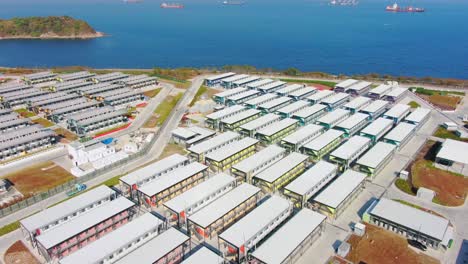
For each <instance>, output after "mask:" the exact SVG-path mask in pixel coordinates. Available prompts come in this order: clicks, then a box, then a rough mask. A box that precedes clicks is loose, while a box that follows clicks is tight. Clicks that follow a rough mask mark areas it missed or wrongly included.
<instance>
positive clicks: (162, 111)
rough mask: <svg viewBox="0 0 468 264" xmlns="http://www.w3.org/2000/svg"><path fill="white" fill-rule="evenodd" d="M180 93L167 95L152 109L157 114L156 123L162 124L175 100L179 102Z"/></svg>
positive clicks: (175, 102)
mask: <svg viewBox="0 0 468 264" xmlns="http://www.w3.org/2000/svg"><path fill="white" fill-rule="evenodd" d="M182 95H183V93H178V94H176V95H174V96H168V97H167V98H166V100H164V101H163V102H162V103H161V104H160V105H158V107H157V108H156V110H155V111H154V113H155V114H156V115H157V121H156V125H162V124H163V123H164V121H166V119H167V117H168V116H169V114H170V113H171V111H172V109H173V108H174V107H175V105H176V104H177V102H179V100H180V98H182Z"/></svg>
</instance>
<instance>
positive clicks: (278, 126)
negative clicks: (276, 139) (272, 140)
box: [258, 118, 298, 136]
mask: <svg viewBox="0 0 468 264" xmlns="http://www.w3.org/2000/svg"><path fill="white" fill-rule="evenodd" d="M297 122H298V121H297V120H296V119H291V118H285V119H283V120H281V121H278V122H275V123H273V124H271V125H269V126H267V127H265V128H262V129H260V130H259V131H258V133H259V134H262V135H265V136H271V135H274V134H276V133H278V132H279V131H281V130H283V129H285V128H287V127H289V126H292V125H294V124H296V123H297Z"/></svg>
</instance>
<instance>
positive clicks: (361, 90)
mask: <svg viewBox="0 0 468 264" xmlns="http://www.w3.org/2000/svg"><path fill="white" fill-rule="evenodd" d="M371 86H372V83H370V82H366V81H360V82H358V83H355V84H353V85H351V86H348V87H347V88H346V92H347V93H349V94H351V95H354V96H358V95H362V94H366V93H367V92H368V91H369V90H370V88H371Z"/></svg>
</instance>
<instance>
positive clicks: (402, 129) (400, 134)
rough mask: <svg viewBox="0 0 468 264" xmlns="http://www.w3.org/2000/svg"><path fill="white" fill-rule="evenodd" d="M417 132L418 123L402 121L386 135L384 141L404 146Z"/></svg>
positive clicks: (399, 146) (400, 146)
mask: <svg viewBox="0 0 468 264" xmlns="http://www.w3.org/2000/svg"><path fill="white" fill-rule="evenodd" d="M415 132H416V125H413V124H408V123H400V124H398V125H397V126H396V127H395V128H393V129H392V130H390V132H389V133H388V134H387V135H385V136H384V138H383V141H384V142H387V143H390V144H394V145H396V146H397V147H398V149H400V148H402V147H403V146H404V145H405V144H406V143H408V141H409V140H410V139H411V137H412V136H413V135H414V133H415Z"/></svg>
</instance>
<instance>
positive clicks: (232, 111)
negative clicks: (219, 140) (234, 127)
mask: <svg viewBox="0 0 468 264" xmlns="http://www.w3.org/2000/svg"><path fill="white" fill-rule="evenodd" d="M245 110H247V109H246V108H245V107H244V106H241V105H234V106H231V107H228V108H224V109H223V110H219V111H217V112H214V113H211V114H209V115H207V116H206V118H205V123H206V125H207V126H208V127H209V128H211V129H217V128H218V127H219V122H220V121H221V119H223V118H228V117H230V116H233V115H236V114H238V113H240V112H242V111H245Z"/></svg>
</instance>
